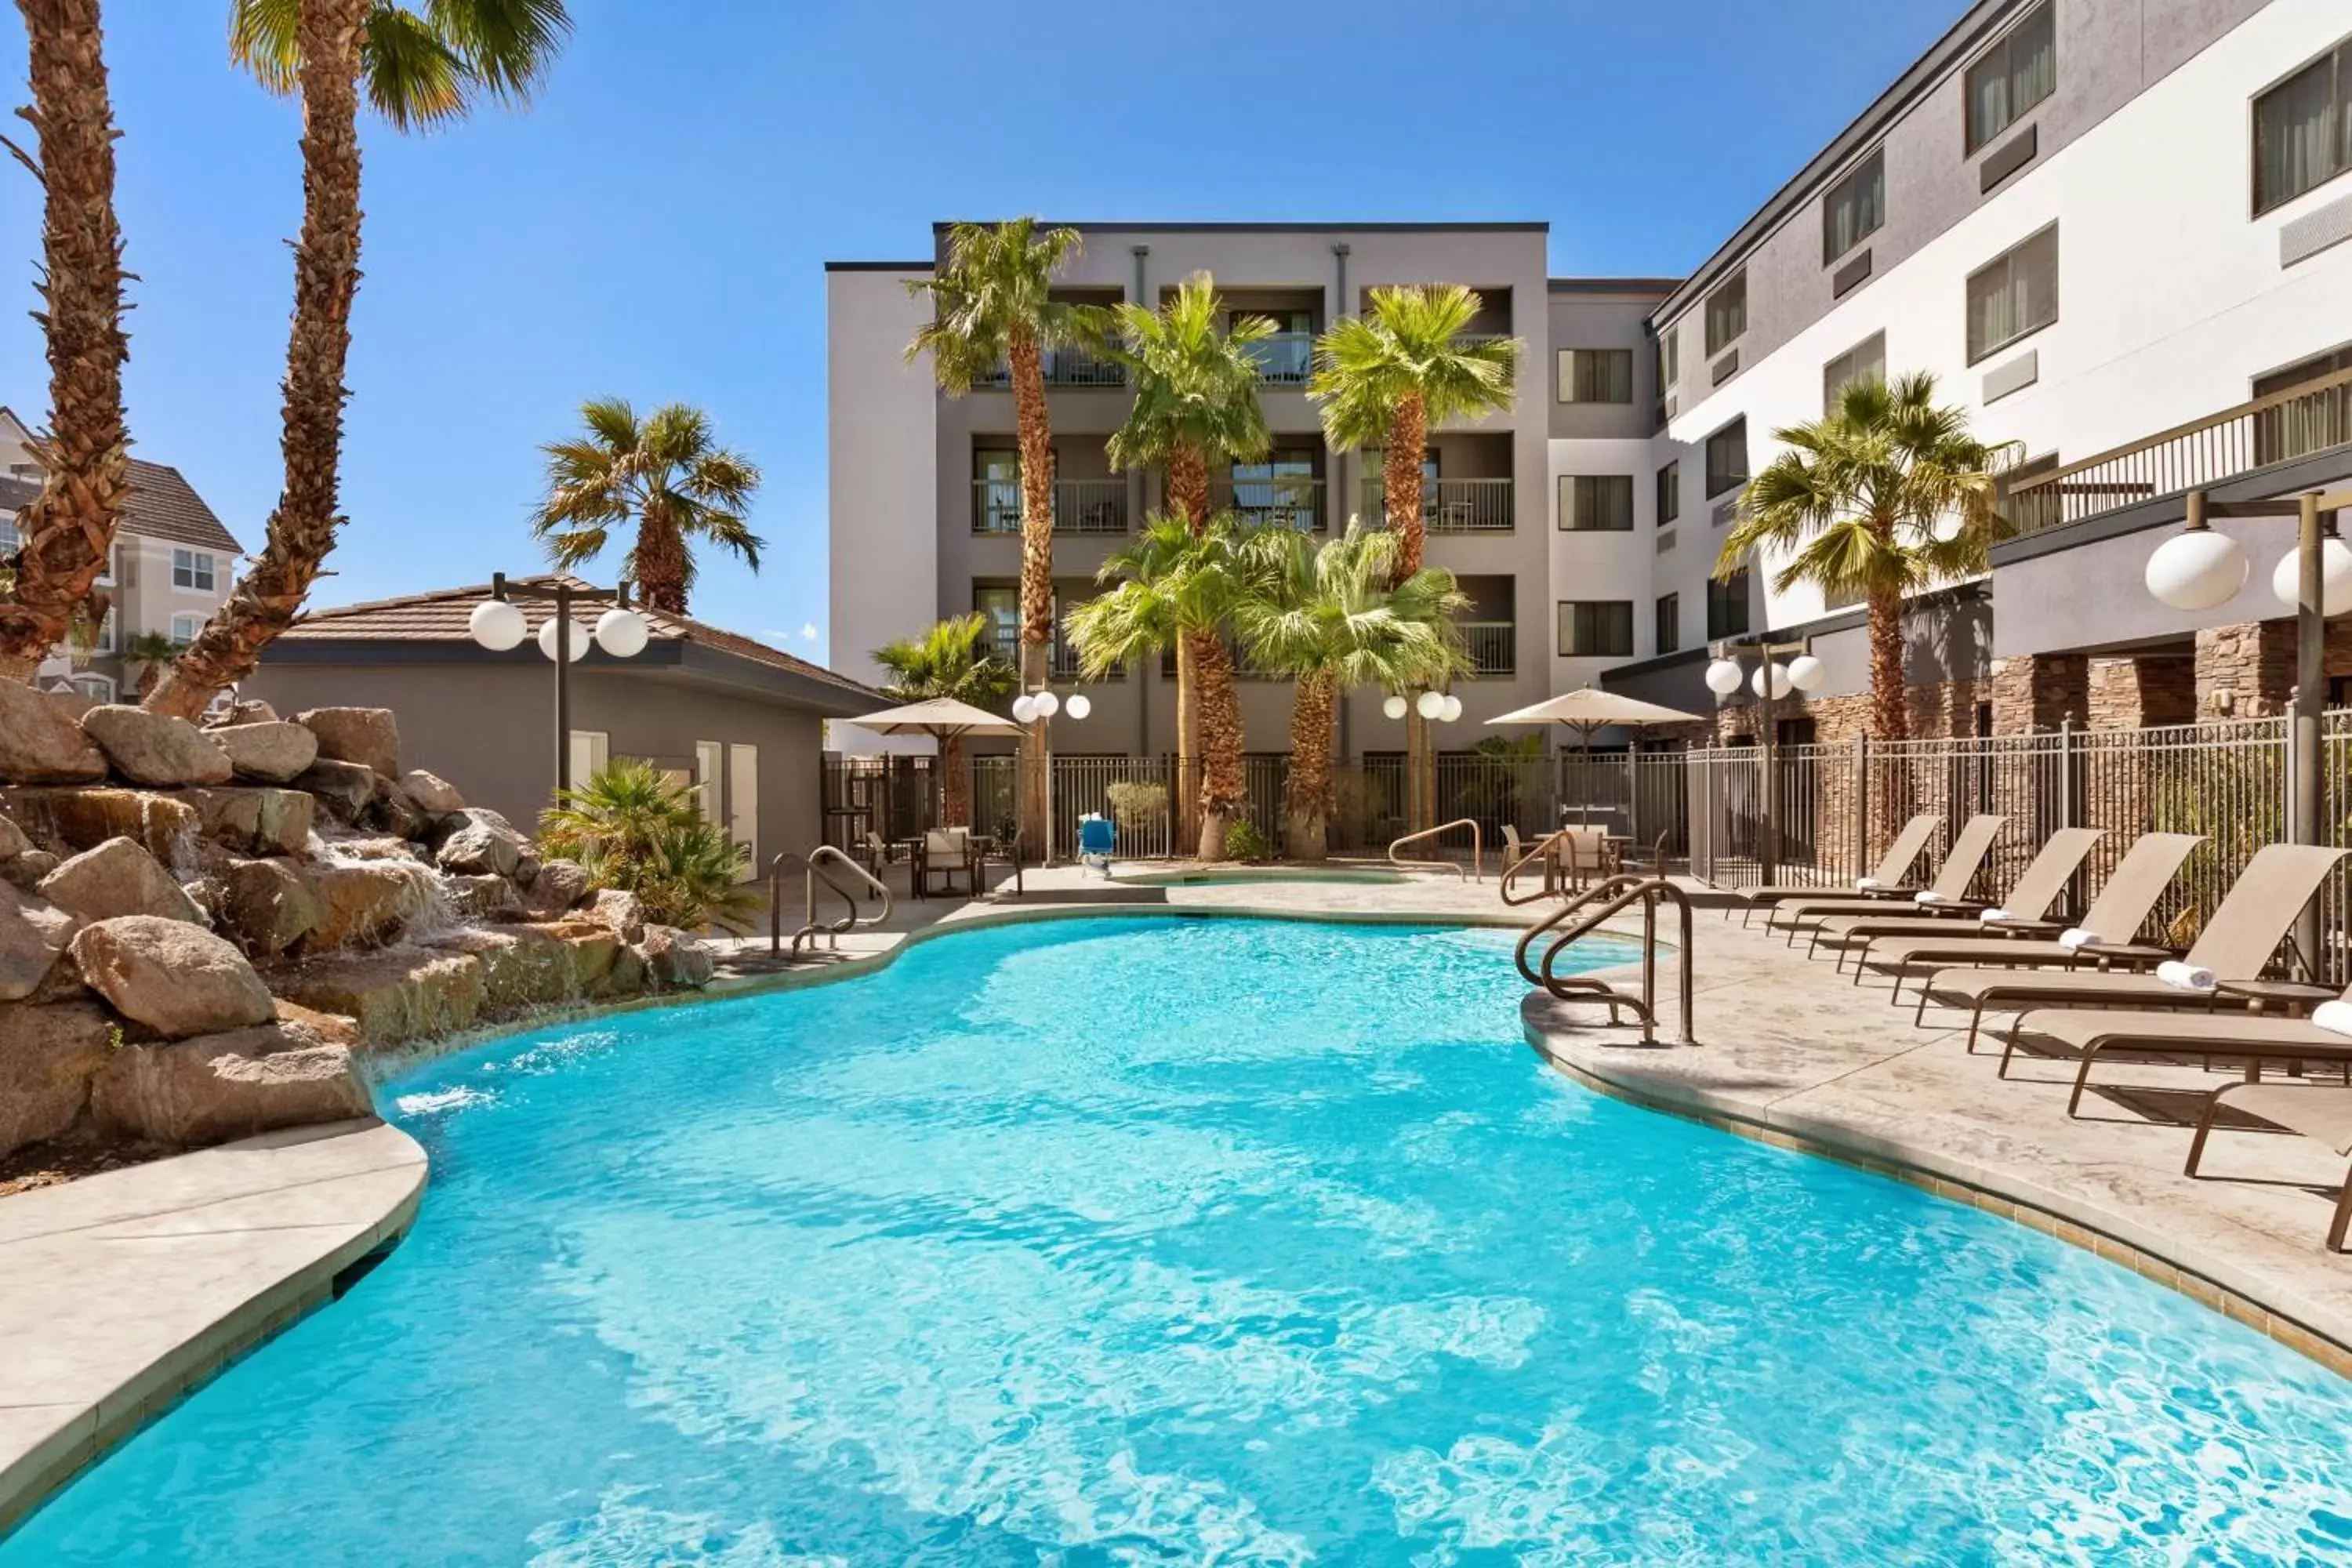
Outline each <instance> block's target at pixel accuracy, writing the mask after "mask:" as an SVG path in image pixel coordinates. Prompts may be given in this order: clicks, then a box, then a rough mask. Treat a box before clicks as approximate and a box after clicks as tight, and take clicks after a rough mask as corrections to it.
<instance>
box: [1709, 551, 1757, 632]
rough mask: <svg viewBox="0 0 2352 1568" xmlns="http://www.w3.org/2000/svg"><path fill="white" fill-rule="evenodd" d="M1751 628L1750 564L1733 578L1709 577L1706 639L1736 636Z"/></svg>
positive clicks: (1743, 567) (1735, 573) (1732, 575)
mask: <svg viewBox="0 0 2352 1568" xmlns="http://www.w3.org/2000/svg"><path fill="white" fill-rule="evenodd" d="M1747 630H1748V568H1747V567H1745V566H1742V567H1741V568H1740V569H1739V570H1738V571H1737V572H1734V573H1733V574H1731V580H1730V581H1729V582H1722V581H1719V580H1717V579H1716V578H1713V577H1710V578H1708V579H1707V580H1706V639H1707V641H1709V642H1713V641H1715V640H1716V639H1717V638H1718V637H1740V636H1743V635H1745V634H1746V632H1747Z"/></svg>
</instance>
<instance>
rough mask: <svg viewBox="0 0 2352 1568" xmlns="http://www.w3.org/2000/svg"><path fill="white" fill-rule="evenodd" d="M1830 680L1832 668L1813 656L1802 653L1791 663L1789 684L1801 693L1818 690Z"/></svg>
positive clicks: (1791, 660)
mask: <svg viewBox="0 0 2352 1568" xmlns="http://www.w3.org/2000/svg"><path fill="white" fill-rule="evenodd" d="M1829 678H1830V667H1829V666H1828V665H1825V664H1823V663H1822V661H1821V660H1820V659H1817V658H1814V657H1813V656H1812V655H1811V654H1809V653H1801V654H1799V655H1798V656H1797V657H1796V658H1792V659H1790V661H1789V684H1790V685H1791V686H1793V687H1795V688H1796V689H1798V690H1800V691H1814V690H1818V689H1820V687H1821V684H1822V681H1824V680H1827V679H1829Z"/></svg>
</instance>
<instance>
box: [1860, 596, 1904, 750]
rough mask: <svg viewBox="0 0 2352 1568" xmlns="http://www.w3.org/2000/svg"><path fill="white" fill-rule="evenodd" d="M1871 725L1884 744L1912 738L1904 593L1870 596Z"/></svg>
mask: <svg viewBox="0 0 2352 1568" xmlns="http://www.w3.org/2000/svg"><path fill="white" fill-rule="evenodd" d="M1870 726H1871V729H1872V731H1874V733H1875V735H1876V736H1877V738H1878V739H1880V740H1882V741H1901V740H1906V739H1907V738H1908V737H1909V735H1910V731H1911V712H1910V704H1909V702H1908V701H1907V700H1906V691H1905V688H1904V680H1903V594H1902V591H1901V590H1900V589H1896V588H1874V589H1872V590H1871V593H1870Z"/></svg>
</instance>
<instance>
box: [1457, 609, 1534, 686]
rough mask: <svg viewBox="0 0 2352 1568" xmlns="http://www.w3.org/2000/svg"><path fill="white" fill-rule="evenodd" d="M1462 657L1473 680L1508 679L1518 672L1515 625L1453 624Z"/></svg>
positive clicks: (1498, 623) (1503, 623)
mask: <svg viewBox="0 0 2352 1568" xmlns="http://www.w3.org/2000/svg"><path fill="white" fill-rule="evenodd" d="M1454 631H1455V632H1457V633H1458V634H1460V636H1461V638H1462V654H1463V657H1464V658H1466V659H1468V660H1469V661H1470V673H1471V675H1472V676H1474V677H1486V676H1497V675H1511V674H1514V673H1516V672H1517V668H1518V641H1519V639H1518V635H1517V633H1518V623H1517V621H1456V622H1454Z"/></svg>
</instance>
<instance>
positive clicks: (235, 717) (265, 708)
mask: <svg viewBox="0 0 2352 1568" xmlns="http://www.w3.org/2000/svg"><path fill="white" fill-rule="evenodd" d="M275 723H278V710H277V709H275V708H272V707H271V706H270V705H269V704H268V703H267V702H264V701H262V700H260V699H259V698H255V699H254V700H251V701H249V702H232V703H230V704H229V705H228V706H227V707H226V708H223V709H219V710H215V711H214V712H212V713H210V714H209V715H207V716H206V718H205V728H206V729H207V730H226V729H231V728H233V727H235V726H236V725H238V724H275Z"/></svg>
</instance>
